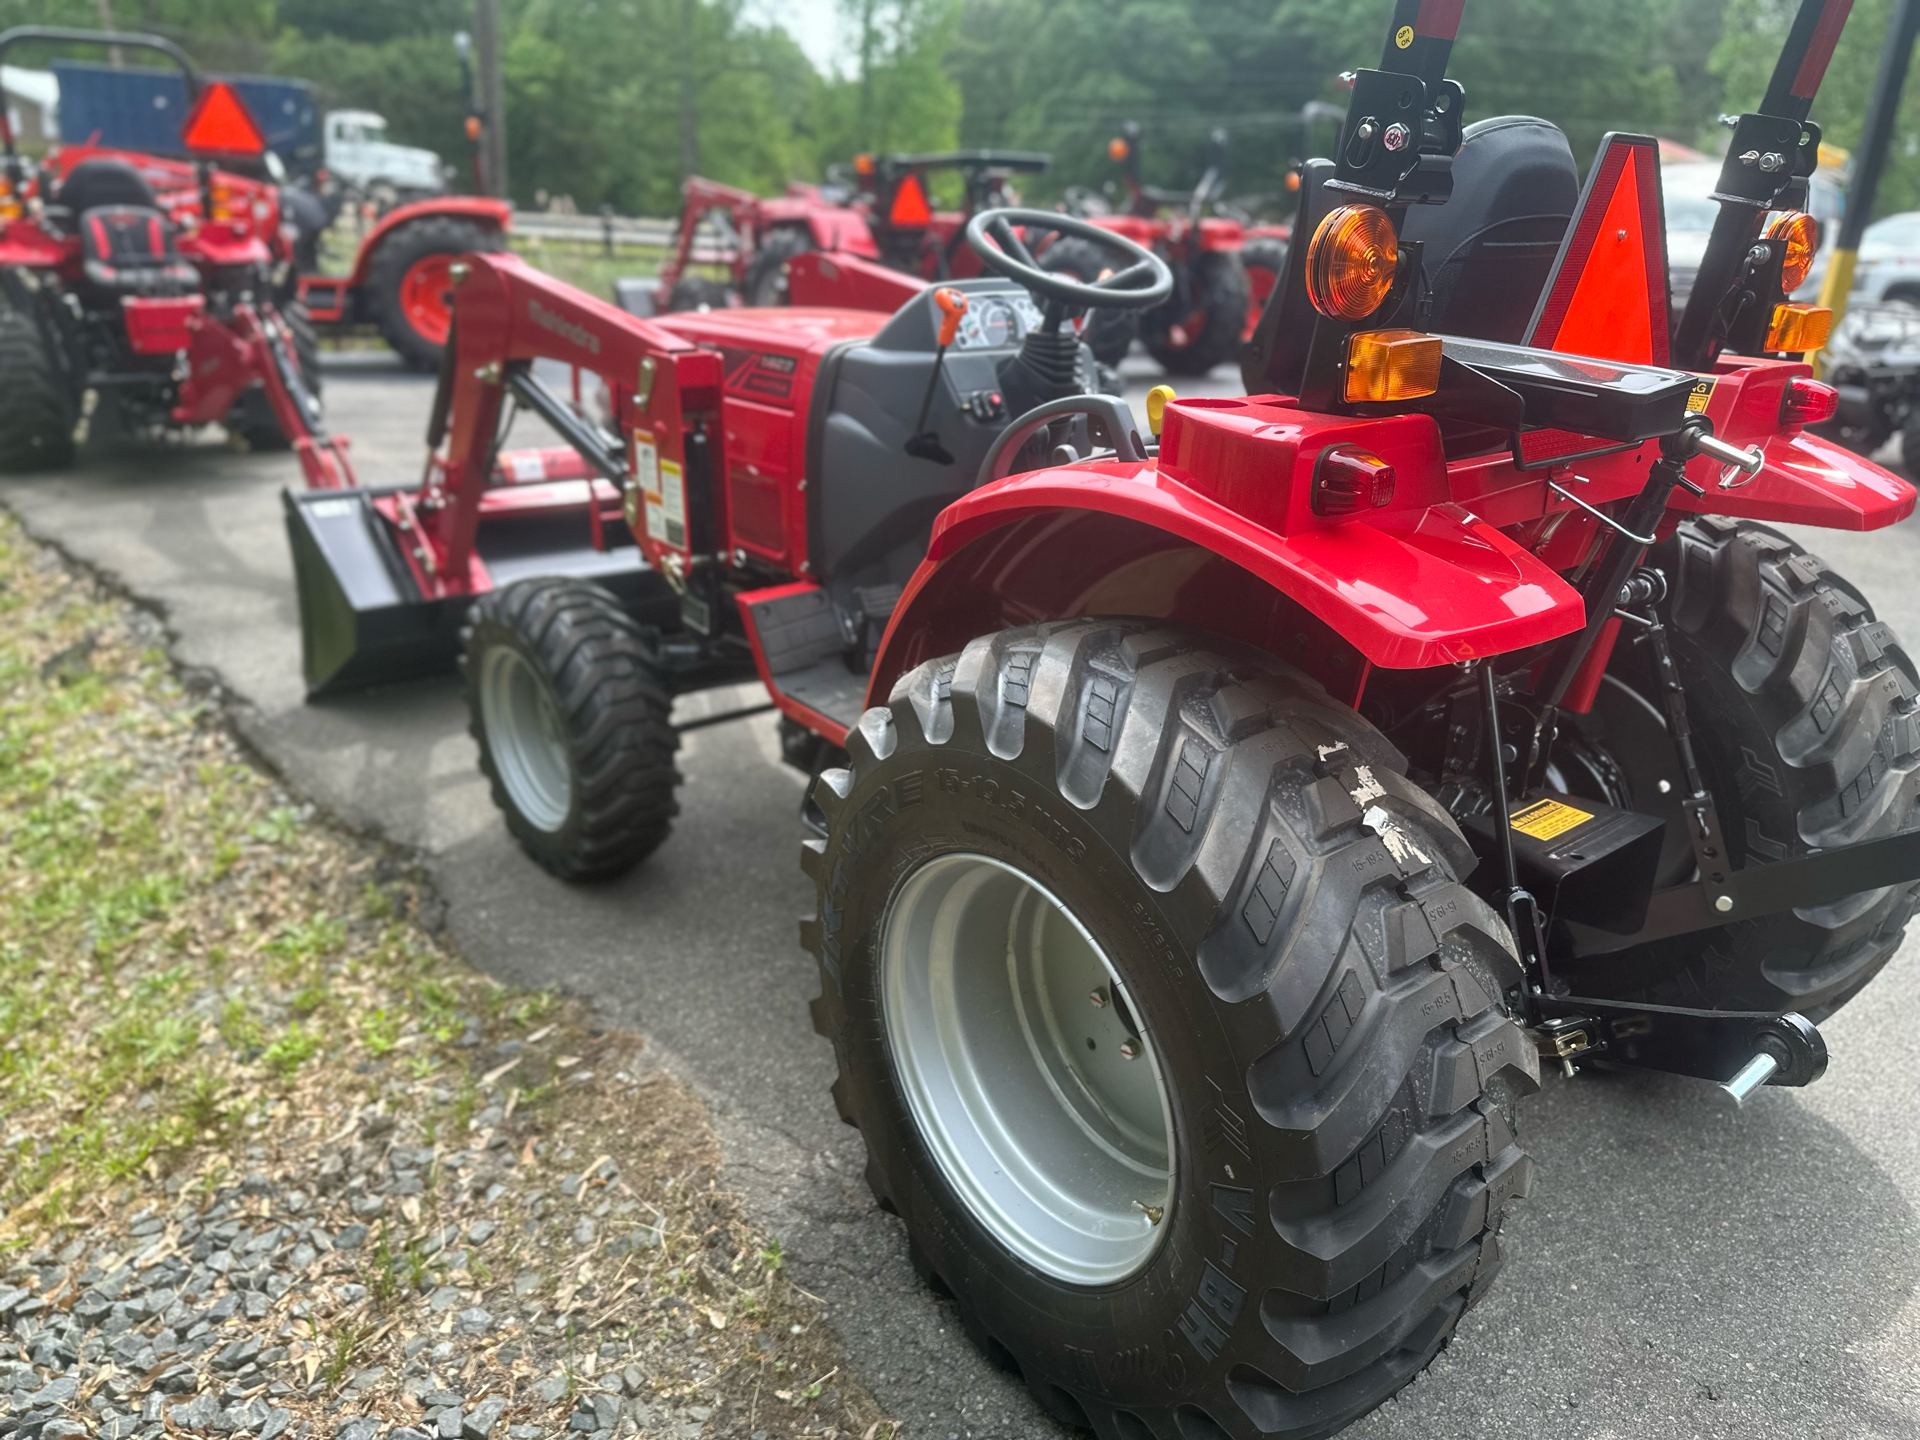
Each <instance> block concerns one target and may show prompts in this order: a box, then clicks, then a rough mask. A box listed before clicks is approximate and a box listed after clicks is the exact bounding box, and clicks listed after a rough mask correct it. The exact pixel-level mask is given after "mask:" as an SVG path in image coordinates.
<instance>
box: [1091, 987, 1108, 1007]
mask: <svg viewBox="0 0 1920 1440" xmlns="http://www.w3.org/2000/svg"><path fill="white" fill-rule="evenodd" d="M1087 999H1089V1000H1091V1001H1092V1002H1093V1008H1094V1009H1096V1010H1100V1009H1104V1008H1105V1006H1106V1003H1107V987H1106V986H1104V985H1096V986H1094V987H1093V990H1092V992H1091V993H1090V994H1089V995H1088V996H1087Z"/></svg>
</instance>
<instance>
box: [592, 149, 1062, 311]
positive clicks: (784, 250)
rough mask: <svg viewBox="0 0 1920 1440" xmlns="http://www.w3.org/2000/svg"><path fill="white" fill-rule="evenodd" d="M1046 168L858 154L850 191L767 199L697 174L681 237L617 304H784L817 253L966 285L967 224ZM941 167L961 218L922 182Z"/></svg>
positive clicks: (1020, 159)
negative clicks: (1020, 180) (716, 273)
mask: <svg viewBox="0 0 1920 1440" xmlns="http://www.w3.org/2000/svg"><path fill="white" fill-rule="evenodd" d="M1048 163H1049V162H1048V158H1047V157H1046V156H1045V155H1037V154H1033V153H1031V152H1028V151H1013V150H956V151H943V152H940V153H938V154H929V155H879V156H875V155H861V156H858V157H856V158H855V160H854V164H853V171H854V176H855V180H856V185H857V189H856V190H855V191H854V192H853V193H851V194H845V193H841V192H840V191H838V190H837V189H829V188H825V187H821V186H817V185H804V184H797V183H796V184H793V185H789V186H788V187H787V193H786V194H785V195H783V196H780V197H779V198H777V199H771V200H769V199H763V198H762V197H761V196H758V195H755V194H753V193H752V192H751V191H747V190H740V189H736V188H735V187H734V186H731V185H723V184H721V183H720V182H718V181H716V180H705V179H701V178H699V177H697V176H696V177H695V178H693V179H691V180H689V181H688V182H687V185H686V195H685V200H684V203H683V204H682V207H681V211H680V232H679V236H678V238H677V240H676V242H675V246H674V252H673V254H672V255H671V256H670V257H669V258H668V260H667V263H666V264H665V265H663V266H661V268H660V278H659V280H658V281H657V282H625V284H626V287H627V289H626V293H627V294H628V295H629V296H631V297H632V298H631V299H626V300H623V304H625V305H626V306H627V308H629V309H634V308H636V306H637V308H638V312H639V313H642V314H651V313H654V312H655V311H657V310H697V309H700V308H701V307H703V306H705V307H707V308H709V309H711V308H716V307H720V306H725V305H728V304H731V303H734V298H735V297H738V299H739V301H740V302H742V303H744V304H746V305H749V306H755V307H763V306H769V305H781V304H785V303H787V301H788V280H789V266H790V264H791V262H792V261H793V260H794V259H795V258H797V257H799V256H801V255H805V254H809V253H813V252H819V253H822V254H827V255H849V256H853V257H854V258H856V259H861V260H871V261H877V262H879V263H881V264H883V265H887V266H889V267H891V268H893V269H895V270H899V271H901V272H903V273H905V274H909V275H918V276H920V277H921V278H922V279H926V280H947V279H970V278H972V277H974V276H977V275H978V274H979V273H980V269H979V266H978V264H977V263H976V262H975V261H974V258H973V254H972V252H971V251H970V250H968V249H967V248H966V247H965V245H963V244H962V242H961V235H962V232H963V231H964V230H965V228H966V224H967V221H968V220H969V219H971V218H972V217H973V215H974V213H975V212H976V211H979V210H984V209H989V208H991V207H993V206H997V205H1004V204H1006V203H1007V200H1008V198H1009V192H1008V185H1009V182H1010V181H1011V180H1012V178H1013V177H1014V176H1015V175H1032V174H1038V173H1040V172H1041V171H1044V170H1045V169H1046V168H1047V165H1048ZM944 170H954V171H958V172H959V173H960V176H961V181H962V185H963V189H964V200H963V203H962V208H961V209H960V210H958V211H950V210H936V209H934V207H933V199H932V192H931V190H930V189H929V176H930V175H931V174H933V173H934V172H937V171H944ZM703 241H705V242H706V243H704V244H703ZM693 264H708V265H722V266H725V267H726V269H727V272H728V278H727V280H726V281H724V282H720V281H714V280H709V279H706V278H704V277H702V276H698V275H689V274H688V273H687V271H688V267H689V266H691V265H693ZM661 295H664V296H665V301H664V303H662V302H661V301H660V299H659V297H660V296H661ZM844 303H850V304H859V303H860V301H859V300H857V299H854V300H849V301H847V302H844ZM888 308H889V309H891V308H892V307H891V306H889V307H888Z"/></svg>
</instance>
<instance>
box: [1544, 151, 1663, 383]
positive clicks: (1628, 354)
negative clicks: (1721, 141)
mask: <svg viewBox="0 0 1920 1440" xmlns="http://www.w3.org/2000/svg"><path fill="white" fill-rule="evenodd" d="M1668 323H1669V321H1668V314H1667V233H1666V217H1665V216H1664V215H1663V214H1662V212H1661V208H1660V146H1659V142H1658V141H1656V140H1654V139H1653V138H1652V137H1651V136H1646V135H1609V136H1608V137H1607V138H1606V140H1605V141H1603V142H1602V144H1601V148H1600V155H1599V158H1598V159H1597V160H1595V161H1594V166H1593V171H1592V173H1591V174H1590V175H1589V176H1588V179H1587V189H1586V193H1585V194H1584V195H1583V196H1581V201H1580V212H1579V214H1578V216H1577V217H1576V218H1575V220H1574V223H1573V225H1572V227H1571V228H1570V229H1569V230H1568V232H1567V238H1566V239H1565V240H1564V241H1563V242H1562V243H1561V247H1560V255H1559V258H1558V260H1557V261H1556V262H1555V265H1554V274H1553V279H1552V281H1551V282H1550V283H1549V284H1548V286H1547V288H1546V292H1545V294H1544V295H1542V297H1541V301H1540V309H1539V311H1538V313H1537V314H1536V316H1535V318H1534V323H1533V327H1532V334H1531V336H1530V338H1529V340H1528V343H1529V344H1530V345H1533V346H1536V347H1538V348H1540V349H1543V350H1558V351H1560V352H1561V353H1562V354H1566V355H1592V356H1594V357H1596V358H1598V359H1602V360H1618V361H1621V362H1622V363H1625V364H1629V365H1665V364H1666V363H1667V361H1668V357H1669V355H1670V354H1671V346H1670V339H1669V336H1668V333H1667V332H1668Z"/></svg>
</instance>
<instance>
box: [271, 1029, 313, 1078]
mask: <svg viewBox="0 0 1920 1440" xmlns="http://www.w3.org/2000/svg"><path fill="white" fill-rule="evenodd" d="M319 1053H320V1037H319V1036H318V1035H313V1034H310V1033H308V1031H307V1030H305V1029H304V1028H303V1027H301V1026H299V1025H289V1026H288V1027H287V1028H286V1029H285V1030H283V1031H282V1032H281V1033H280V1036H279V1038H278V1039H276V1040H275V1041H274V1042H273V1043H272V1044H271V1045H269V1046H268V1047H267V1048H266V1050H265V1051H264V1052H262V1054H261V1056H260V1058H261V1059H262V1060H264V1061H266V1062H267V1065H268V1066H269V1067H270V1068H271V1069H272V1070H273V1072H274V1073H275V1074H276V1075H278V1076H279V1077H280V1078H281V1079H282V1080H290V1079H292V1078H293V1072H294V1071H296V1070H298V1069H299V1068H300V1067H301V1066H302V1065H304V1064H306V1063H307V1061H309V1060H311V1059H312V1058H313V1057H314V1056H315V1055H317V1054H319Z"/></svg>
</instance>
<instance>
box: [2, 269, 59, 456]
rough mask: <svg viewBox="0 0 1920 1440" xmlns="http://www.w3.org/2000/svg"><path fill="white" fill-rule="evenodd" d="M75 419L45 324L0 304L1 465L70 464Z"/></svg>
mask: <svg viewBox="0 0 1920 1440" xmlns="http://www.w3.org/2000/svg"><path fill="white" fill-rule="evenodd" d="M73 423H74V422H73V417H72V415H71V414H70V413H69V411H68V408H67V401H66V397H65V396H64V395H63V394H62V393H61V388H60V379H59V376H58V374H57V372H56V371H55V370H54V365H53V357H52V356H51V355H49V354H48V353H47V342H46V339H45V337H44V336H42V335H41V333H40V327H39V326H38V325H36V324H34V322H33V317H32V316H30V315H22V314H21V313H20V312H19V311H18V310H15V309H13V308H12V307H11V306H6V305H0V470H4V471H7V472H9V473H12V474H20V473H23V472H25V471H30V470H64V469H66V468H67V466H69V465H71V464H72V463H73Z"/></svg>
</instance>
